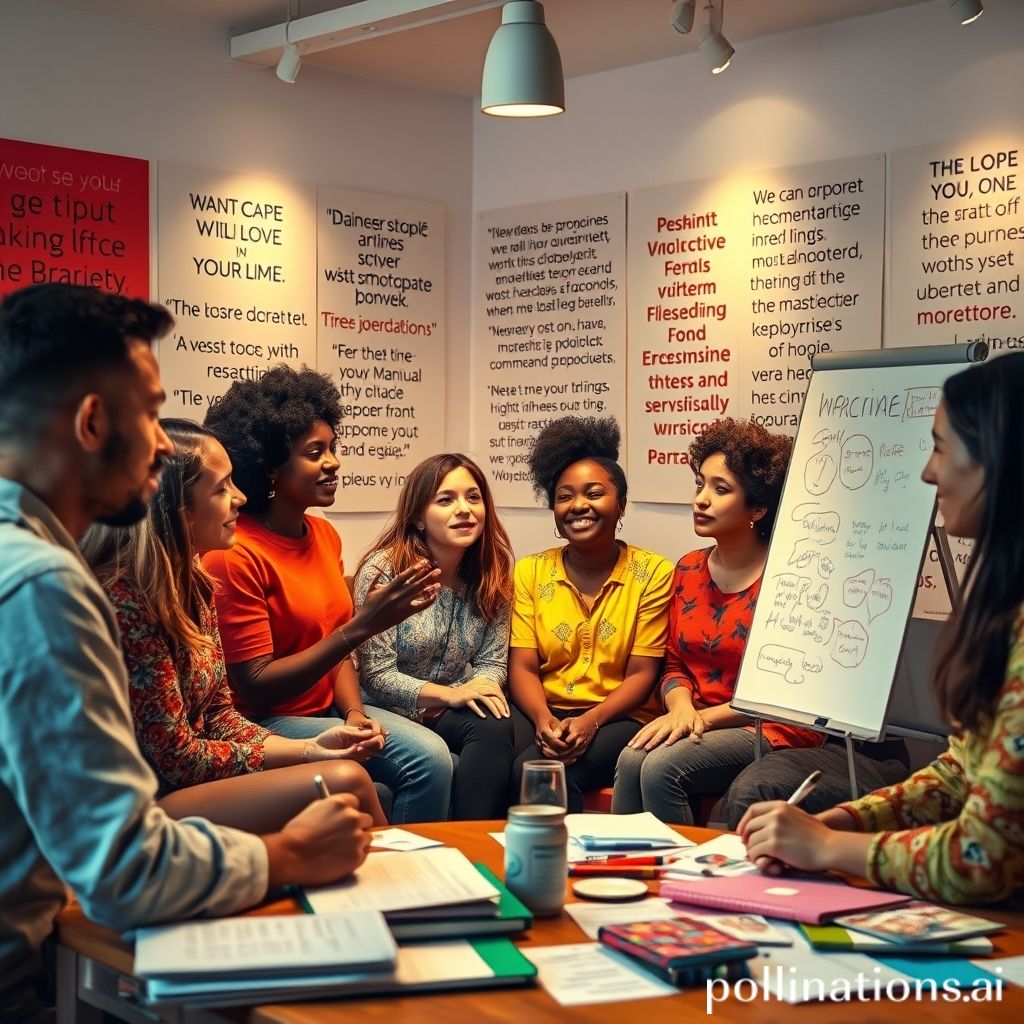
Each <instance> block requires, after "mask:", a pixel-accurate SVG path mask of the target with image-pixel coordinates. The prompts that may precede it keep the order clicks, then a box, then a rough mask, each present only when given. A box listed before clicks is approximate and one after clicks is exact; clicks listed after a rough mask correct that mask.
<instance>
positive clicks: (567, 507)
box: [508, 416, 672, 811]
mask: <svg viewBox="0 0 1024 1024" xmlns="http://www.w3.org/2000/svg"><path fill="white" fill-rule="evenodd" d="M619 437H620V435H619V426H618V424H617V423H616V422H615V420H614V419H613V418H611V417H609V418H606V419H595V418H593V417H588V418H580V417H576V416H566V417H563V418H562V419H558V420H554V421H552V422H551V423H549V424H548V425H547V426H546V427H545V428H544V429H543V430H542V431H541V432H540V434H539V435H538V436H537V440H536V442H535V443H534V446H533V450H532V452H531V454H530V470H531V473H532V474H533V479H534V490H535V491H536V493H537V496H538V497H540V498H542V499H543V500H544V501H545V502H546V503H547V506H548V508H550V509H551V511H552V514H553V516H554V524H555V534H556V536H558V537H560V538H563V539H564V540H565V542H566V543H565V545H564V546H562V547H557V548H551V549H549V550H547V551H542V552H540V553H539V554H536V555H528V556H527V557H526V558H522V559H520V560H519V562H518V563H517V564H516V570H515V584H516V593H515V604H514V606H513V611H512V639H511V648H510V650H509V666H508V667H509V688H510V693H511V696H512V699H513V701H514V702H515V705H516V706H515V708H514V709H513V726H514V729H515V741H516V755H517V757H516V763H515V765H514V767H513V782H515V780H516V779H517V778H518V777H519V775H520V774H521V769H522V764H523V762H524V761H526V760H529V759H532V758H536V757H546V758H553V759H555V760H558V761H562V762H563V763H564V764H565V766H566V773H565V774H566V784H567V788H568V802H569V810H570V811H579V810H581V809H582V807H583V794H584V792H586V791H587V790H590V789H595V788H598V787H601V786H607V785H609V783H610V782H611V781H612V776H613V773H614V769H615V760H616V758H617V757H618V756H619V751H621V750H622V748H623V747H624V746H625V745H626V744H627V743H628V742H629V740H630V739H632V737H633V736H634V735H635V734H636V733H637V731H638V730H639V729H640V727H641V725H642V724H643V723H644V722H646V721H649V720H650V719H651V718H652V717H653V716H654V714H655V713H656V712H655V711H654V709H653V707H652V706H650V705H649V701H650V698H651V691H652V689H653V687H654V684H655V681H656V680H657V678H658V674H659V672H660V670H661V659H662V655H663V654H664V652H665V637H666V632H667V626H668V615H667V608H668V601H669V596H670V594H671V583H672V566H671V564H670V563H669V562H668V560H667V559H665V558H662V557H661V555H658V554H655V553H654V552H653V551H646V550H644V549H643V548H637V547H633V545H631V544H626V543H624V542H623V541H620V540H618V539H617V534H618V531H619V529H620V528H621V523H622V517H623V515H624V514H625V511H626V493H627V484H626V474H625V473H624V472H623V471H622V467H621V466H620V465H619V464H618V462H617V461H616V459H617V458H618V454H619ZM510 795H511V796H512V798H513V799H514V798H515V792H514V791H513V793H512V794H510Z"/></svg>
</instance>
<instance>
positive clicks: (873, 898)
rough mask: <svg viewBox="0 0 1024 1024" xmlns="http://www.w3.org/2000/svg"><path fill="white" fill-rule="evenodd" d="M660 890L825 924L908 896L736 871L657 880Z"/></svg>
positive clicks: (678, 897) (683, 899)
mask: <svg viewBox="0 0 1024 1024" xmlns="http://www.w3.org/2000/svg"><path fill="white" fill-rule="evenodd" d="M661 895H662V896H666V897H668V898H669V899H671V900H675V901H677V902H679V903H690V904H695V905H697V906H700V907H716V908H721V909H723V910H740V911H744V912H746V913H750V914H763V915H764V916H765V917H781V918H783V919H785V920H787V921H801V922H802V923H804V924H824V923H825V922H826V921H830V920H832V918H833V917H837V916H838V915H840V914H849V913H852V912H853V911H855V910H878V909H880V908H882V907H893V906H898V905H899V904H900V903H906V902H908V901H909V900H910V898H911V897H909V896H902V895H900V894H899V893H895V892H883V891H882V890H880V889H855V888H854V887H853V886H851V885H846V884H845V883H843V882H839V881H832V880H825V879H821V880H819V879H814V878H809V879H808V878H787V877H786V876H784V875H783V876H781V877H777V878H773V877H770V876H768V875H738V876H736V877H734V878H729V877H718V878H701V879H694V880H693V881H690V880H686V881H682V880H680V881H675V880H672V881H666V882H662V883H661Z"/></svg>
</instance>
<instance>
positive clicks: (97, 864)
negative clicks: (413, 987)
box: [0, 284, 370, 1022]
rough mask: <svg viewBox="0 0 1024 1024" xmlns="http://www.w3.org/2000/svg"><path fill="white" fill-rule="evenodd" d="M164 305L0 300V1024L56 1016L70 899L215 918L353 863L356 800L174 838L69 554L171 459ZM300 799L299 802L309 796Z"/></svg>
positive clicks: (104, 605)
mask: <svg viewBox="0 0 1024 1024" xmlns="http://www.w3.org/2000/svg"><path fill="white" fill-rule="evenodd" d="M171 325H172V320H171V317H170V315H169V314H168V313H167V311H166V310H165V309H164V308H163V307H161V306H154V305H150V304H148V303H146V302H143V301H141V300H131V299H125V298H121V297H119V296H115V295H106V294H103V293H101V292H98V291H96V290H94V289H90V288H79V287H72V286H68V285H56V284H51V285H37V286H34V287H31V288H26V289H23V290H22V291H20V292H15V293H13V294H11V295H9V296H8V297H7V298H6V299H5V300H4V301H3V302H2V303H0V822H3V825H2V827H0V1020H3V1021H5V1022H7V1021H12V1022H13V1021H44V1020H49V1019H52V1018H51V1016H50V1014H49V1011H48V1010H47V1009H46V1008H45V997H41V993H42V991H43V988H44V984H43V982H44V977H45V971H44V968H43V960H44V946H45V945H46V939H47V937H48V936H49V934H50V933H51V931H52V929H53V918H54V916H55V915H56V913H57V912H58V911H59V910H60V908H61V906H62V905H63V903H64V901H65V886H68V887H70V888H71V889H72V890H74V892H75V894H76V895H77V897H78V899H79V901H80V902H81V904H82V907H83V909H84V910H85V912H86V914H88V915H89V917H91V918H92V919H94V920H96V921H98V922H100V923H101V924H104V925H106V926H108V927H110V928H115V929H117V930H125V929H128V928H134V927H137V926H139V925H143V924H148V923H152V922H155V921H167V920H173V919H177V918H186V917H191V916H193V915H195V914H198V913H206V914H228V913H232V912H234V911H237V910H240V909H242V908H243V907H246V906H249V905H251V904H253V903H256V902H258V901H259V900H261V899H262V898H263V897H264V895H265V894H266V892H267V889H268V887H269V886H276V885H281V884H284V883H298V884H305V885H313V884H319V883H325V882H329V881H334V880H336V879H338V878H341V877H344V876H345V875H347V874H349V873H351V871H353V870H354V869H355V868H356V867H358V865H359V864H361V863H362V861H363V859H364V858H365V856H366V850H367V848H368V846H369V841H370V836H369V833H368V831H367V829H368V828H369V825H370V817H369V815H365V814H362V813H361V812H359V811H358V809H357V807H356V800H355V797H352V796H349V795H338V796H333V797H330V798H328V799H325V800H321V801H317V802H315V803H313V804H312V805H311V806H310V807H309V808H307V809H306V810H304V811H303V812H302V813H301V814H299V815H298V816H297V817H295V818H294V819H292V821H290V822H289V823H288V824H287V825H286V826H285V827H284V829H282V831H281V832H279V833H277V834H275V835H268V836H263V837H257V836H252V835H247V834H245V833H242V832H238V831H235V830H233V829H227V828H221V827H216V826H213V825H211V824H210V823H208V822H206V821H203V820H201V819H187V820H185V821H180V822H179V821H173V820H172V819H170V818H168V816H167V815H166V814H165V813H164V812H163V811H162V810H161V809H160V808H159V807H157V806H156V804H155V803H154V794H155V793H156V788H157V784H156V778H155V776H154V775H153V772H152V771H151V770H150V769H149V767H148V766H147V764H146V763H145V761H144V760H143V758H142V756H141V754H140V753H139V750H138V747H137V746H136V743H135V735H134V732H133V729H132V723H131V719H130V716H129V708H128V697H127V694H128V680H127V676H126V672H125V667H124V664H123V662H122V660H121V649H120V645H119V642H118V634H117V626H116V621H115V618H114V611H113V608H112V607H111V606H110V604H109V603H108V601H107V599H106V597H105V596H104V594H103V591H102V590H101V589H100V587H99V584H98V583H97V582H96V580H95V579H94V578H93V577H92V575H91V574H90V573H89V571H88V569H87V568H86V567H85V564H84V563H83V562H82V560H81V558H80V556H79V554H78V549H77V547H76V544H75V539H76V538H77V537H79V536H80V535H81V534H82V533H83V532H84V530H85V529H86V528H87V527H88V526H89V524H90V523H91V522H93V521H98V522H103V523H107V524H110V525H129V524H131V523H133V522H137V521H138V520H139V519H141V518H142V517H143V516H144V515H145V512H146V503H147V501H148V499H149V498H150V497H151V496H152V495H153V493H154V491H155V490H156V485H157V478H158V476H159V473H160V467H161V464H162V462H163V461H164V460H165V459H166V458H168V457H169V456H170V455H171V454H172V452H173V446H172V444H171V442H170V440H169V439H168V437H167V435H166V434H165V433H164V432H163V430H162V429H161V427H160V422H159V412H160V406H161V404H162V403H163V400H164V392H163V388H162V386H161V384H160V375H159V371H158V369H157V364H156V360H155V359H154V357H153V353H152V351H151V349H150V343H151V341H152V340H153V339H154V338H157V337H160V336H161V335H163V334H164V333H165V332H166V331H167V330H168V329H169V328H170V327H171ZM310 795H311V796H312V795H313V794H312V793H311V794H310Z"/></svg>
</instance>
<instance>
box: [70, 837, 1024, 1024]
mask: <svg viewBox="0 0 1024 1024" xmlns="http://www.w3.org/2000/svg"><path fill="white" fill-rule="evenodd" d="M503 828H504V822H496V821H492V822H445V823H441V824H436V825H415V826H411V827H410V831H415V832H417V833H419V834H420V835H424V836H428V837H430V838H434V839H440V840H442V841H443V842H444V843H446V844H447V845H449V846H454V847H457V848H458V849H460V850H462V851H463V853H465V854H466V856H467V857H469V859H470V860H474V861H482V862H484V863H485V864H487V865H488V866H489V867H491V868H492V869H493V870H494V871H496V872H497V873H498V874H499V876H500V875H502V874H503V865H502V859H503V851H502V849H501V847H500V846H499V845H498V844H497V843H496V842H495V841H494V840H493V839H491V838H490V836H489V835H488V833H489V832H497V831H501V830H502V829H503ZM679 831H680V832H682V833H683V834H684V835H686V836H688V837H689V838H691V839H693V840H695V841H696V842H703V841H705V840H707V839H710V838H712V837H713V836H714V835H717V834H718V833H717V832H715V831H713V830H709V829H697V828H683V829H680V830H679ZM568 899H569V900H574V897H573V896H572V895H571V894H570V895H569V896H568ZM288 909H294V908H293V907H292V905H291V904H290V902H286V901H279V902H277V903H274V904H267V905H265V906H264V907H262V908H260V910H257V911H254V913H260V912H263V913H282V912H284V911H287V910H288ZM984 914H985V916H986V917H992V918H996V919H998V920H1001V921H1004V922H1005V923H1006V924H1007V925H1008V926H1009V927H1010V928H1011V929H1012V930H1011V931H1009V932H1007V933H1006V934H1005V935H998V936H995V937H994V940H993V941H994V943H995V945H996V954H997V955H999V956H1010V955H1014V956H1016V955H1022V954H1024V913H1019V912H1010V911H1001V910H986V911H985V912H984ZM57 934H58V941H59V954H60V958H59V977H58V981H59V985H60V988H61V1001H60V1004H59V1020H60V1021H61V1024H70V1022H71V1021H75V1022H76V1024H93V1021H94V1020H95V1021H98V1020H100V1019H101V1017H100V1015H99V1014H98V1012H97V1011H96V1010H94V1009H93V1008H92V1006H90V1005H89V1003H93V1004H95V1003H96V1002H99V1003H100V1004H102V1005H103V1006H104V1008H106V1009H107V1010H108V1011H115V1010H116V1011H117V1012H118V1014H119V1015H120V1016H122V1017H123V1018H124V1019H126V1020H131V1021H137V1022H139V1024H142V1022H144V1021H154V1020H157V1019H164V1020H169V1021H186V1020H187V1021H189V1022H195V1024H205V1022H211V1024H212V1022H214V1021H216V1022H225V1021H234V1022H244V1024H327V1022H334V1021H338V1020H341V1019H344V1020H346V1021H358V1022H363V1021H389V1022H397V1021H400V1022H402V1024H406V1022H420V1021H422V1022H429V1024H476V1022H478V1021H494V1022H508V1024H512V1022H515V1024H519V1022H527V1024H573V1022H584V1021H586V1022H597V1021H601V1022H616V1024H618V1022H632V1021H643V1022H644V1024H661V1022H665V1024H668V1022H672V1024H677V1022H679V1021H681V1020H686V1019H689V1018H693V1019H694V1020H696V1019H697V1018H701V1019H706V1012H705V1004H706V993H705V991H704V989H703V988H701V989H691V990H688V991H683V992H680V994H679V995H677V996H670V997H668V998H664V999H643V1000H635V1001H632V1002H623V1003H599V1004H596V1005H593V1006H581V1007H575V1008H573V1007H563V1006H560V1005H558V1004H557V1003H556V1002H555V1001H554V1000H553V999H551V997H550V996H548V994H547V993H546V992H545V991H544V990H543V989H542V988H540V987H539V986H538V987H536V988H515V989H483V990H477V991H467V992H442V993H437V994H425V995H409V996H383V997H382V996H376V997H372V998H363V999H345V1000H340V1001H334V1002H320V1003H286V1004H281V1005H273V1006H258V1007H252V1008H249V1009H239V1010H234V1011H229V1010H220V1011H217V1012H216V1013H212V1012H208V1011H207V1012H195V1011H192V1012H190V1013H188V1014H187V1015H186V1014H183V1013H181V1012H180V1011H176V1010H173V1009H172V1010H169V1011H163V1012H164V1016H163V1017H162V1018H158V1017H156V1016H155V1015H153V1014H150V1013H148V1012H143V1013H138V1015H137V1016H136V1015H133V1014H132V1013H131V1008H130V1007H119V1006H118V1004H117V1002H116V1000H114V1001H113V1002H111V1001H110V993H109V982H110V980H111V978H114V977H115V976H116V974H117V973H118V972H120V973H122V974H125V975H128V974H130V973H131V970H132V951H131V947H130V946H128V945H126V944H125V943H123V942H121V941H120V940H119V939H118V938H117V937H116V936H115V935H113V934H112V933H111V932H109V931H107V930H106V929H104V928H100V927H99V926H97V925H94V924H92V923H91V922H89V921H87V920H86V919H85V917H84V916H83V915H82V913H81V911H80V910H78V909H77V907H71V908H69V909H68V910H65V911H64V912H63V913H62V914H61V915H60V917H59V918H58V921H57ZM515 941H516V943H517V944H518V945H520V946H522V947H524V948H528V947H530V946H551V945H560V944H564V943H571V942H585V941H587V939H586V936H585V935H584V934H583V932H581V931H580V929H579V928H578V927H577V926H576V924H575V923H574V922H573V921H572V919H571V918H570V917H569V916H568V915H567V914H565V913H563V914H562V915H561V916H560V917H556V918H554V919H547V920H537V921H535V923H534V926H533V928H532V929H531V930H530V931H529V932H527V933H525V934H524V935H523V936H516V937H515ZM90 972H92V975H96V972H99V973H100V975H101V977H103V978H105V980H106V982H107V992H106V994H104V993H102V992H93V991H90V989H89V986H88V984H86V985H85V986H84V987H83V982H89V980H90ZM76 996H77V997H78V998H79V999H80V1000H83V1001H84V1002H81V1001H79V1002H77V1003H76ZM940 997H941V992H940ZM90 1014H93V1015H94V1016H90ZM925 1016H927V1017H928V1018H930V1019H932V1020H934V1021H941V1022H943V1024H944V1022H946V1021H949V1022H951V1024H953V1022H964V1024H967V1022H971V1024H975V1022H977V1021H986V1022H988V1021H1013V1022H1014V1024H1021V1021H1022V1020H1024V988H1021V987H1018V986H1016V985H1006V986H1004V989H1003V995H1002V1001H1001V1002H990V1003H978V1004H973V1005H972V1004H971V1003H968V1002H963V1001H961V1002H958V1003H947V1002H944V1001H942V999H941V998H939V999H938V1000H936V1002H934V1003H932V1002H930V1001H925V1002H923V1003H920V1004H918V1003H915V1002H913V1000H912V999H911V1000H908V1001H907V1002H906V1003H898V1002H892V1001H888V1000H884V999H883V1000H880V1001H877V1002H867V1003H861V1002H856V1001H854V1002H850V1003H805V1004H803V1005H800V1006H792V1007H791V1006H789V1005H787V1004H786V1003H782V1002H779V1001H776V1000H770V1001H765V1000H764V999H763V998H761V997H760V993H759V994H758V998H757V999H755V1000H753V1001H751V1002H746V1003H741V1002H739V1001H738V1000H736V999H734V998H730V999H729V1000H728V1001H727V1002H722V1003H718V1004H717V1005H716V1006H715V1007H714V1014H713V1018H712V1019H714V1020H716V1021H722V1022H725V1024H778V1022H779V1021H781V1020H783V1019H787V1018H791V1017H792V1018H796V1017H799V1018H801V1019H802V1020H803V1021H806V1022H814V1024H825V1022H828V1024H832V1022H836V1024H841V1022H844V1021H850V1022H857V1024H874V1022H882V1021H900V1022H901V1024H907V1022H908V1020H909V1019H915V1020H916V1019H920V1018H922V1017H925Z"/></svg>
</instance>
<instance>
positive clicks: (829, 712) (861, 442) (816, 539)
mask: <svg viewBox="0 0 1024 1024" xmlns="http://www.w3.org/2000/svg"><path fill="white" fill-rule="evenodd" d="M944 348H945V347H944ZM947 351H948V352H949V356H948V358H949V359H950V360H958V361H956V362H936V363H931V364H925V365H919V364H915V365H889V364H884V365H874V366H853V367H847V368H839V369H817V368H816V369H815V372H814V374H813V376H812V378H811V383H810V387H809V388H808V391H807V397H806V399H805V402H804V408H803V413H802V415H801V420H800V426H799V429H798V432H797V436H796V440H795V443H794V449H793V458H792V461H791V462H790V466H789V472H788V474H787V477H786V483H785V487H784V489H783V494H782V501H781V503H780V506H779V514H778V518H777V520H776V523H775V528H774V530H773V533H772V539H771V545H770V548H769V552H768V561H767V564H766V565H765V570H764V577H763V581H762V584H761V593H760V596H759V598H758V602H757V607H756V609H755V612H754V621H753V624H752V626H751V630H750V635H749V637H748V639H747V645H746V649H745V651H744V656H743V662H742V664H741V666H740V673H739V679H738V681H737V684H736V692H735V695H734V697H733V700H732V701H731V705H732V707H733V708H735V709H736V710H738V711H744V712H747V713H749V714H755V715H760V716H763V717H765V718H771V719H776V720H782V721H787V722H793V723H796V724H800V725H811V726H814V727H816V728H819V729H823V730H826V731H829V732H834V733H841V734H848V735H850V736H852V737H854V738H855V739H877V738H879V737H880V736H882V735H883V730H884V725H885V720H886V709H887V707H888V704H889V699H890V694H891V691H892V687H893V680H894V678H895V677H896V669H897V665H898V663H899V660H900V654H901V651H902V648H903V643H904V635H905V633H906V628H907V620H908V618H909V616H910V613H911V609H912V607H913V602H914V595H915V593H916V590H917V582H918V574H919V573H920V570H921V562H922V558H923V556H924V551H925V543H926V541H927V537H928V529H929V527H930V525H931V522H932V519H933V516H934V504H935V489H934V488H933V487H931V486H930V485H928V484H925V483H924V482H923V481H922V480H921V470H922V468H923V467H924V464H925V462H926V461H927V459H928V454H929V452H930V451H931V446H932V442H931V428H932V417H933V413H934V412H935V407H936V405H937V404H938V401H939V398H940V397H941V389H942V384H943V382H944V381H945V379H946V378H947V377H949V376H951V375H952V374H953V373H955V372H957V371H959V370H962V369H964V368H965V367H964V361H965V358H966V357H965V353H964V350H963V349H960V350H959V351H958V350H957V349H955V348H953V347H952V346H950V347H949V348H948V350H947ZM851 355H853V354H852V353H851ZM857 355H860V356H861V357H862V358H865V359H868V358H870V357H871V356H874V357H876V358H878V359H884V358H885V355H886V353H881V352H874V353H860V354H857ZM982 357H983V356H982Z"/></svg>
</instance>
